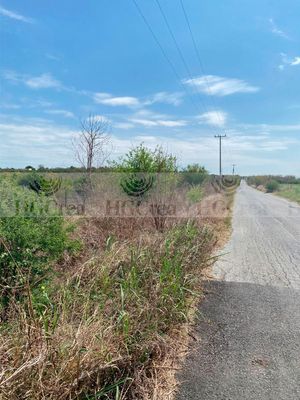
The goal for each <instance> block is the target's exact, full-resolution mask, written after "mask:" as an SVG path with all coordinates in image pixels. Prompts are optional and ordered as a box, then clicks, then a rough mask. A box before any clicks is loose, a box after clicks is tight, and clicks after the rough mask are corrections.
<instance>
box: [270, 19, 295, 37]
mask: <svg viewBox="0 0 300 400" xmlns="http://www.w3.org/2000/svg"><path fill="white" fill-rule="evenodd" d="M269 24H270V28H271V32H272V33H274V35H276V36H279V37H282V38H284V39H288V40H290V37H289V35H288V34H287V33H285V32H284V31H283V30H281V29H280V28H278V26H277V25H276V23H275V21H274V19H273V18H269Z"/></svg>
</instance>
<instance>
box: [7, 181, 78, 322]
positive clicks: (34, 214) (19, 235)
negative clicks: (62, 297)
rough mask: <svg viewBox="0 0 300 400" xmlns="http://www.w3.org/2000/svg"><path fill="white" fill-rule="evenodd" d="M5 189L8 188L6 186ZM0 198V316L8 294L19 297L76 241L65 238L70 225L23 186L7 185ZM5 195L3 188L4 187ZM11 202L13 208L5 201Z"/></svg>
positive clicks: (73, 246) (73, 245) (8, 296)
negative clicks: (0, 307)
mask: <svg viewBox="0 0 300 400" xmlns="http://www.w3.org/2000/svg"><path fill="white" fill-rule="evenodd" d="M6 189H8V188H6ZM10 194H11V195H10V196H8V197H6V199H4V198H3V197H2V199H1V217H0V238H1V239H0V285H1V295H2V300H1V302H2V318H3V319H5V317H6V313H7V308H8V305H9V302H10V300H11V298H12V297H14V298H16V299H18V300H19V299H21V298H22V294H23V293H24V290H25V288H26V287H28V286H32V285H34V284H36V282H40V281H41V280H42V279H43V278H44V277H45V275H46V272H47V271H48V270H49V267H50V265H51V262H52V261H55V260H57V259H58V258H59V257H60V256H61V255H62V254H63V252H64V251H65V250H72V249H75V248H76V247H77V246H78V243H76V242H74V241H71V240H70V239H69V238H68V233H69V231H70V230H71V228H72V227H71V226H70V225H67V224H66V223H65V221H64V219H63V217H61V216H59V215H58V214H57V212H56V211H55V209H51V207H50V206H49V203H48V201H47V200H46V199H43V198H40V197H39V196H37V195H36V194H35V193H34V192H30V191H29V190H27V189H20V188H19V189H18V188H15V189H13V188H10ZM6 195H7V190H6ZM9 201H10V202H12V201H13V202H14V203H15V208H13V207H11V206H9V204H7V205H6V206H5V203H9Z"/></svg>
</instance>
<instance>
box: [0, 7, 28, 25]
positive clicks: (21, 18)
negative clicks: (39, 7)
mask: <svg viewBox="0 0 300 400" xmlns="http://www.w3.org/2000/svg"><path fill="white" fill-rule="evenodd" d="M0 15H3V16H4V17H8V18H11V19H14V20H16V21H21V22H27V23H30V24H32V23H33V22H34V21H33V19H32V18H28V17H24V15H21V14H18V13H16V12H14V11H11V10H8V9H7V8H4V7H2V6H0Z"/></svg>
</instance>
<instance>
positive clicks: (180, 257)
mask: <svg viewBox="0 0 300 400" xmlns="http://www.w3.org/2000/svg"><path fill="white" fill-rule="evenodd" d="M219 200H222V201H223V203H222V204H223V206H222V207H223V208H222V209H221V210H216V207H217V206H216V207H215V204H220V201H219ZM224 204H225V207H224ZM228 204H229V203H228V200H225V203H224V198H223V197H222V195H217V198H216V196H214V195H212V196H211V197H210V198H209V199H207V198H206V199H205V202H204V208H203V205H202V208H201V207H200V208H201V213H200V218H198V219H197V221H196V222H191V221H190V220H187V219H186V218H184V217H182V218H181V219H179V218H177V219H174V218H167V219H166V220H165V221H164V229H163V231H162V232H158V231H157V229H155V224H153V220H152V219H151V218H119V219H118V218H87V219H83V220H82V221H81V222H80V224H79V228H78V230H77V235H78V236H79V237H80V238H81V240H82V241H83V242H84V244H85V247H84V250H83V251H82V253H81V255H80V257H77V258H76V259H73V258H69V257H68V256H66V258H65V259H64V260H62V261H61V262H60V263H59V265H57V266H56V268H55V273H54V274H53V276H51V277H49V281H48V283H46V284H44V285H43V286H39V287H38V288H35V289H34V290H32V291H28V294H27V296H26V298H25V301H23V302H22V303H21V302H19V303H18V302H14V303H12V304H11V309H10V317H9V320H8V321H7V323H6V324H5V325H4V324H3V326H2V327H1V330H0V399H1V400H26V399H28V400H40V399H47V400H57V399H60V400H75V399H79V400H81V399H89V400H96V399H114V400H121V399H128V400H129V399H130V400H134V399H137V400H150V399H151V400H154V399H155V400H162V399H163V400H168V399H170V400H171V399H172V397H173V394H174V390H175V388H176V380H175V377H174V376H175V372H176V370H177V369H178V365H179V364H180V362H181V360H182V358H183V357H184V355H185V354H186V351H187V349H188V341H189V326H190V323H191V321H193V320H194V312H195V304H196V303H197V302H198V301H199V299H200V298H201V296H202V294H201V279H202V275H203V274H204V273H207V268H208V267H209V266H210V265H211V264H212V263H213V262H214V258H213V257H212V253H213V250H214V248H215V246H216V245H217V242H218V241H219V242H220V239H221V238H222V237H224V236H225V233H226V232H227V231H228V226H227V225H226V218H227V217H228V215H229V213H230V206H229V205H228ZM203 210H206V211H207V210H210V211H211V210H212V215H210V214H206V215H205V214H203ZM216 211H218V212H219V211H220V214H217V215H216Z"/></svg>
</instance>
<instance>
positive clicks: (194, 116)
mask: <svg viewBox="0 0 300 400" xmlns="http://www.w3.org/2000/svg"><path fill="white" fill-rule="evenodd" d="M182 5H183V8H182ZM140 12H142V15H141V13H140ZM184 12H185V13H184ZM186 17H187V18H186ZM299 18H300V2H299V0H285V1H274V0H273V1H271V0H226V1H220V0H202V1H199V0H182V1H181V0H118V1H117V0H89V1H83V0H61V1H53V0H43V1H40V0H26V1H21V0H0V83H1V86H0V90H1V92H0V135H1V145H0V167H25V166H26V165H28V164H29V165H33V166H38V165H41V164H42V165H45V166H50V167H54V166H70V165H76V158H75V155H74V148H73V144H72V143H73V142H74V140H76V137H77V135H78V132H79V129H80V121H81V120H83V119H85V118H87V117H88V116H89V115H90V114H92V115H93V116H94V117H95V118H103V119H105V120H107V121H108V122H109V125H110V135H111V150H110V153H111V155H110V157H111V158H112V159H116V158H118V157H120V156H122V155H124V154H125V153H126V152H127V151H128V150H129V149H130V148H131V147H133V146H135V145H138V144H139V143H141V142H143V143H144V144H145V145H146V146H148V147H150V148H155V146H157V145H162V146H163V147H164V148H165V149H166V150H167V151H168V152H170V153H172V154H174V155H176V156H177V159H178V163H179V165H180V166H182V167H184V166H186V165H187V164H190V163H199V164H201V165H204V166H206V168H207V169H208V170H209V171H210V172H212V173H216V172H217V171H218V140H217V139H216V138H215V137H214V136H215V135H225V134H226V135H227V137H226V138H225V139H223V173H225V174H228V173H231V171H232V164H236V172H238V173H239V174H241V175H252V174H292V175H297V176H299V175H300V157H299V154H300V135H299V133H300V90H299V89H300V24H299ZM189 27H190V29H191V31H190V30H189ZM149 28H150V29H149ZM191 33H192V34H191ZM174 39H175V40H174ZM193 39H194V42H193ZM194 43H195V45H194Z"/></svg>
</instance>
